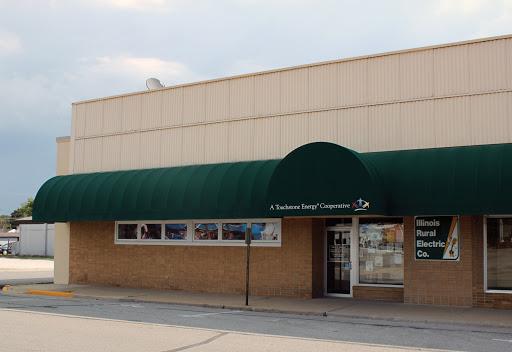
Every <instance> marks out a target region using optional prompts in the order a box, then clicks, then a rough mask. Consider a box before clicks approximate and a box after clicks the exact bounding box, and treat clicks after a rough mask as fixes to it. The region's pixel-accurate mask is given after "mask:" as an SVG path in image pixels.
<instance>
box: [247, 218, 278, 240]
mask: <svg viewBox="0 0 512 352" xmlns="http://www.w3.org/2000/svg"><path fill="white" fill-rule="evenodd" d="M251 234H252V236H251V239H252V240H253V241H277V240H278V239H279V234H278V223H277V222H257V223H252V224H251Z"/></svg>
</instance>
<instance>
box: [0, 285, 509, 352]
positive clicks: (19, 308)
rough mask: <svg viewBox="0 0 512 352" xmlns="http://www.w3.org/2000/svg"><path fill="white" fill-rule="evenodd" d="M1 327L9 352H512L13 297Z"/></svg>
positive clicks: (477, 342)
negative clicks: (435, 351) (430, 351)
mask: <svg viewBox="0 0 512 352" xmlns="http://www.w3.org/2000/svg"><path fill="white" fill-rule="evenodd" d="M0 327H1V328H2V331H3V333H4V336H10V339H9V340H11V339H12V341H10V342H9V343H10V344H9V345H6V346H8V347H9V348H8V349H7V350H17V351H33V350H41V351H46V350H52V351H60V350H62V351H64V350H70V349H72V350H87V351H102V352H103V351H121V350H122V351H131V350H134V351H135V350H137V351H182V350H190V351H194V350H196V351H210V350H212V351H213V350H225V351H262V350H263V351H264V350H267V351H274V350H279V351H316V350H343V351H404V350H406V351H409V350H417V349H418V348H423V349H426V348H427V349H441V350H452V351H485V352H493V351H507V352H510V351H511V350H512V331H510V329H508V330H505V329H500V328H489V327H488V328H484V327H470V326H447V325H431V324H406V323H396V322H390V321H376V320H365V319H344V318H335V317H318V316H298V315H288V314H276V313H261V312H248V311H232V310H226V309H213V308H202V307H190V306H180V305H168V304H158V303H132V302H113V301H99V300H86V299H74V298H59V297H47V296H35V295H27V294H13V293H9V292H1V293H0ZM105 344H107V346H106V345H105ZM4 346H5V345H4ZM79 346H81V347H79ZM404 348H405V349H404Z"/></svg>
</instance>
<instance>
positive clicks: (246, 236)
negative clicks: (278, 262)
mask: <svg viewBox="0 0 512 352" xmlns="http://www.w3.org/2000/svg"><path fill="white" fill-rule="evenodd" d="M251 237H252V234H251V230H250V229H249V230H248V231H247V233H246V234H245V244H246V245H247V272H246V275H245V305H246V306H248V305H249V262H250V260H249V259H250V257H251Z"/></svg>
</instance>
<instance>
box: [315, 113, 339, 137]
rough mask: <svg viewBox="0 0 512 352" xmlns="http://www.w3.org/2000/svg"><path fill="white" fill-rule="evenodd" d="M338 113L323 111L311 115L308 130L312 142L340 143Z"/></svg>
mask: <svg viewBox="0 0 512 352" xmlns="http://www.w3.org/2000/svg"><path fill="white" fill-rule="evenodd" d="M338 120H339V118H338V111H336V110H331V111H322V112H313V113H310V114H309V118H308V129H309V140H310V141H311V142H332V143H337V142H338Z"/></svg>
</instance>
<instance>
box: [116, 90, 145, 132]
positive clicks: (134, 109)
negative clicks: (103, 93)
mask: <svg viewBox="0 0 512 352" xmlns="http://www.w3.org/2000/svg"><path fill="white" fill-rule="evenodd" d="M144 98H145V99H147V97H144ZM141 113H142V96H141V95H130V96H127V97H124V98H123V118H122V123H121V126H122V130H123V132H127V131H135V130H138V129H140V120H141Z"/></svg>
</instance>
